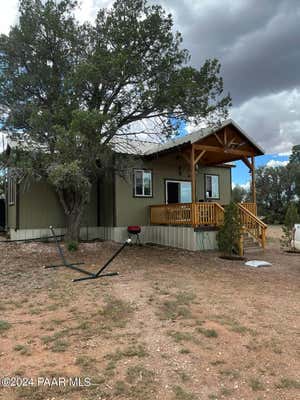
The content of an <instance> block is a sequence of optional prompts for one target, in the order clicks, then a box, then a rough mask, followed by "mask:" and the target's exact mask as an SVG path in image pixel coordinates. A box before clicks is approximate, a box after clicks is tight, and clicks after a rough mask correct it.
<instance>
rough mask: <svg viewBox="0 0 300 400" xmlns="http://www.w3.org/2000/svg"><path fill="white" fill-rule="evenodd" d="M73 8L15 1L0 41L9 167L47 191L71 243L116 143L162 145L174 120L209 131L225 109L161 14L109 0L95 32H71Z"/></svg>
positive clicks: (139, 3)
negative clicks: (153, 140)
mask: <svg viewBox="0 0 300 400" xmlns="http://www.w3.org/2000/svg"><path fill="white" fill-rule="evenodd" d="M76 6H77V2H76V1H75V0H61V1H60V2H56V1H55V0H46V1H42V0H21V1H20V20H19V23H18V25H16V26H14V27H13V28H12V29H11V31H10V32H9V34H8V35H2V36H1V39H0V65H1V64H2V65H4V68H3V73H2V74H1V76H0V107H2V108H5V110H6V115H7V117H6V118H5V120H4V121H3V122H4V123H5V127H6V130H7V131H8V132H10V135H11V136H12V137H13V138H14V139H15V140H17V142H18V143H21V144H22V145H19V146H17V148H16V150H15V151H14V152H13V154H12V155H11V156H10V158H9V166H11V167H14V171H15V173H16V174H18V176H19V177H22V178H24V177H31V178H34V179H44V180H46V181H47V182H49V183H50V184H51V185H53V186H54V188H55V189H56V191H57V193H58V195H59V198H60V201H61V204H62V206H63V209H64V211H65V214H66V217H67V239H68V240H72V241H74V240H77V239H78V236H79V228H80V220H81V216H82V213H83V210H84V208H85V205H86V204H87V203H88V200H89V193H90V189H91V186H92V184H93V182H95V180H96V179H98V177H99V176H101V175H103V174H107V173H108V172H109V171H112V170H115V171H117V172H118V171H120V169H121V166H120V165H119V164H118V163H117V162H116V161H114V160H115V158H114V157H113V148H114V143H115V142H116V141H117V140H119V139H120V137H121V138H122V137H130V135H137V134H140V133H143V134H145V133H148V134H153V133H155V134H159V135H161V136H168V135H171V134H173V133H174V132H176V124H174V123H172V122H171V121H174V120H179V119H180V121H184V122H192V123H198V122H199V121H202V120H204V119H205V120H206V121H208V122H209V123H214V124H215V123H218V122H219V121H220V120H221V119H223V118H225V117H226V116H227V109H228V107H229V106H230V103H231V100H230V96H229V95H223V81H222V78H221V77H220V75H219V73H220V64H219V62H218V61H217V60H215V59H212V60H207V61H206V62H205V63H204V64H203V66H202V67H201V68H200V69H199V70H197V69H195V68H192V67H190V66H189V65H188V62H189V53H188V51H187V50H185V49H182V48H181V44H182V37H181V35H180V33H173V20H172V16H171V15H167V14H166V13H165V11H164V10H163V9H162V7H161V6H158V5H152V6H150V5H148V4H147V2H146V0H145V1H144V0H117V1H115V3H114V4H113V6H112V7H111V9H109V10H106V9H101V10H99V12H98V15H97V18H96V21H95V25H89V24H82V25H80V24H79V23H78V22H77V21H76V20H75V17H74V10H75V8H76Z"/></svg>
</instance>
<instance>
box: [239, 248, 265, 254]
mask: <svg viewBox="0 0 300 400" xmlns="http://www.w3.org/2000/svg"><path fill="white" fill-rule="evenodd" d="M263 251H264V249H263V248H262V247H245V248H244V254H250V253H263Z"/></svg>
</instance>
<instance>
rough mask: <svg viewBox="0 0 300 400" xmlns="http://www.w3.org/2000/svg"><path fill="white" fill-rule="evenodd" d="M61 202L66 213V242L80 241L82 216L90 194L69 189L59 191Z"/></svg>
mask: <svg viewBox="0 0 300 400" xmlns="http://www.w3.org/2000/svg"><path fill="white" fill-rule="evenodd" d="M58 195H59V199H60V202H61V204H62V206H63V209H64V212H65V215H66V234H65V241H66V242H78V241H79V238H80V223H81V217H82V214H83V211H84V208H85V206H86V204H87V203H88V197H89V196H88V195H87V194H86V193H84V194H82V193H77V192H73V191H69V190H61V191H58Z"/></svg>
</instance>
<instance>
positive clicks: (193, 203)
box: [191, 144, 196, 226]
mask: <svg viewBox="0 0 300 400" xmlns="http://www.w3.org/2000/svg"><path fill="white" fill-rule="evenodd" d="M191 183H192V209H191V212H192V213H191V214H192V215H191V223H192V226H196V209H195V203H196V178H195V148H194V145H193V144H192V148H191Z"/></svg>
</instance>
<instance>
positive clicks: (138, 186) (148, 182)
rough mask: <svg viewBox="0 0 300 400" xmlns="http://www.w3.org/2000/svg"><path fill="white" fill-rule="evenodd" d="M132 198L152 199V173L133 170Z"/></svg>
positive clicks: (143, 170)
mask: <svg viewBox="0 0 300 400" xmlns="http://www.w3.org/2000/svg"><path fill="white" fill-rule="evenodd" d="M134 196H136V197H152V171H150V170H145V169H135V170H134Z"/></svg>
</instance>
